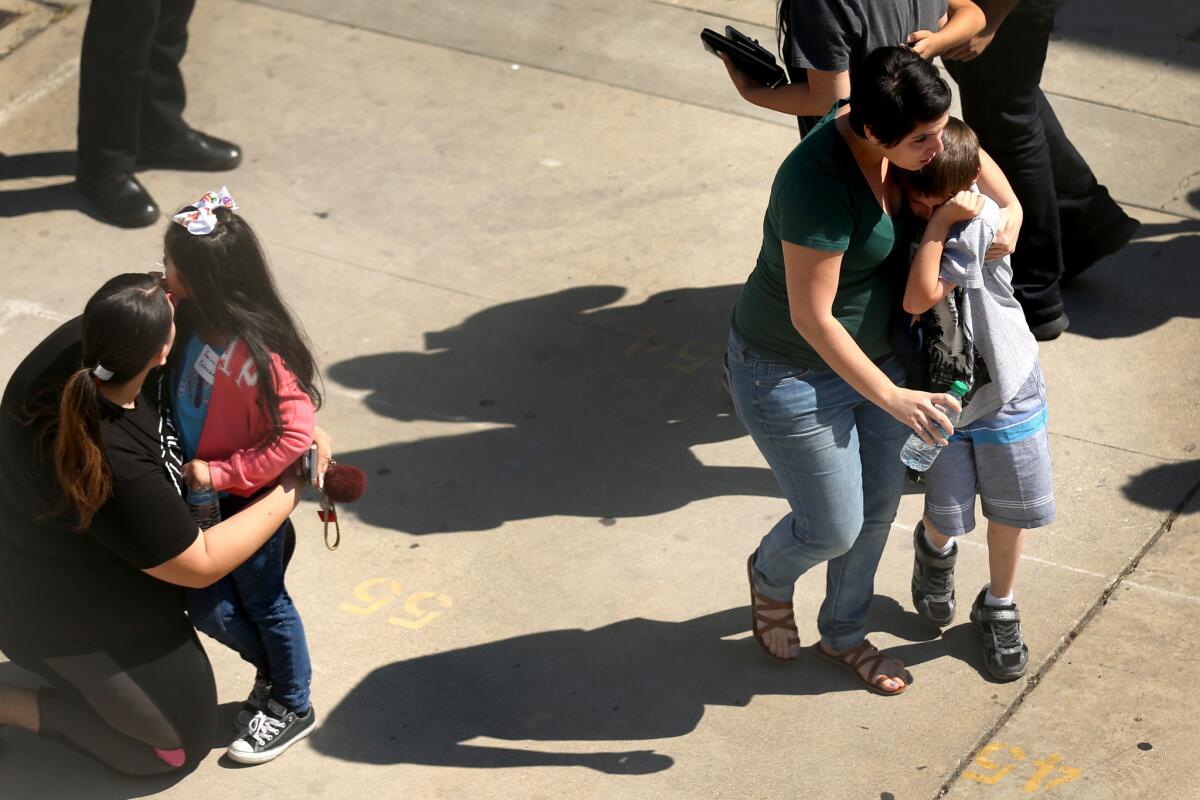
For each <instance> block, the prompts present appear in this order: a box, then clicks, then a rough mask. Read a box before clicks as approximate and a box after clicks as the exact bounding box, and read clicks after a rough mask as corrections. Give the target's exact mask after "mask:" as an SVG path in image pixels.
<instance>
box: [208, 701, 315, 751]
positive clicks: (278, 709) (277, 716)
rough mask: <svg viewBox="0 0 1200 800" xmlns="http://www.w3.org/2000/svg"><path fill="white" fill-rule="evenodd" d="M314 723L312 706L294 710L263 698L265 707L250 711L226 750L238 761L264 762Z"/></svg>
mask: <svg viewBox="0 0 1200 800" xmlns="http://www.w3.org/2000/svg"><path fill="white" fill-rule="evenodd" d="M316 724H317V712H315V711H313V709H312V706H309V707H308V711H306V712H305V713H304V714H297V713H296V712H294V711H288V710H287V709H286V708H284V707H283V706H281V705H280V704H279V703H276V702H275V701H274V700H267V705H266V707H265V708H264V709H263V710H262V711H260V712H258V713H257V714H255V715H254V717H253V718H252V719H251V720H250V723H249V724H248V725H247V726H246V729H245V730H244V731H242V735H241V736H239V737H238V738H237V739H234V740H233V744H231V745H229V750H227V751H226V752H227V753H228V754H229V757H230V758H232V759H233V760H234V761H236V762H238V763H239V764H265V763H266V762H268V761H270V760H272V759H274V758H277V757H278V756H279V755H281V754H282V753H283V751H284V750H287V749H288V748H289V747H291V746H292V745H294V744H295V743H296V742H298V741H300V740H301V739H303V738H304V737H305V736H308V735H309V734H310V733H312V732H313V728H315V727H316Z"/></svg>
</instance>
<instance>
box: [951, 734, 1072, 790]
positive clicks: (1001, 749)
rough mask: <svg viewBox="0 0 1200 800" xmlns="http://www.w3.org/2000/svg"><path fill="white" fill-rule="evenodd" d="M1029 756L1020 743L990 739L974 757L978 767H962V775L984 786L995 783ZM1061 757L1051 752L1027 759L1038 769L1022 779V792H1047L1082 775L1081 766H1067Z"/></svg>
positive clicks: (1059, 754)
mask: <svg viewBox="0 0 1200 800" xmlns="http://www.w3.org/2000/svg"><path fill="white" fill-rule="evenodd" d="M997 756H999V758H997ZM1005 756H1007V758H1006V757H1005ZM1028 760H1029V759H1028V757H1027V756H1026V754H1025V750H1024V749H1023V748H1022V747H1020V746H1019V745H1012V746H1009V745H1007V744H1005V743H1003V742H992V743H991V744H989V745H987V746H986V747H984V748H983V749H982V750H980V751H979V755H977V756H976V757H975V766H976V767H978V768H979V769H980V770H981V771H978V772H977V771H975V770H965V771H964V772H963V774H962V776H963V777H964V778H966V779H967V780H969V781H975V782H976V783H982V784H983V785H984V786H995V785H996V784H998V783H999V782H1000V781H1002V780H1004V778H1006V777H1008V775H1009V774H1011V773H1012V772H1013V770H1015V769H1016V768H1017V767H1018V766H1020V765H1022V764H1023V763H1025V762H1027V761H1028ZM1062 760H1063V756H1062V754H1061V753H1051V754H1050V755H1048V756H1046V757H1045V758H1039V759H1036V760H1034V761H1032V762H1029V763H1032V764H1033V766H1034V767H1036V768H1037V769H1036V771H1035V772H1034V773H1033V775H1032V776H1031V777H1030V778H1029V780H1028V781H1026V782H1025V785H1024V786H1023V787H1022V791H1023V792H1024V793H1025V794H1034V793H1035V792H1037V791H1039V790H1041V791H1043V792H1046V791H1049V790H1050V789H1053V788H1054V787H1055V786H1061V785H1062V784H1064V783H1070V782H1071V781H1073V780H1075V779H1077V778H1079V777H1080V776H1082V775H1083V770H1081V769H1078V768H1076V767H1069V766H1066V765H1065V764H1063V763H1062ZM1055 772H1057V773H1058V776H1057V777H1056V778H1054V780H1052V781H1050V782H1049V783H1045V781H1046V779H1047V778H1049V777H1050V776H1051V775H1054V774H1055Z"/></svg>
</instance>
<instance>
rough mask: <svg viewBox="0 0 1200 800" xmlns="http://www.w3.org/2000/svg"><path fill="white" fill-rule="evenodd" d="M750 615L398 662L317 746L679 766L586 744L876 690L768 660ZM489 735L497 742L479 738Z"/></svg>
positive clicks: (373, 752)
mask: <svg viewBox="0 0 1200 800" xmlns="http://www.w3.org/2000/svg"><path fill="white" fill-rule="evenodd" d="M876 606H877V608H876V609H875V610H877V611H878V610H880V609H879V606H882V607H883V610H884V613H882V614H874V613H873V616H872V626H871V627H872V628H880V627H883V628H884V629H887V626H889V625H890V624H891V623H892V622H894V621H895V619H896V610H897V609H899V604H897V603H896V602H895V601H894V600H889V599H887V598H880V597H878V596H877V597H876ZM749 614H750V611H749V609H748V608H746V607H742V608H731V609H728V610H725V611H719V612H715V613H712V614H708V615H705V616H702V617H698V618H696V619H691V620H687V621H684V622H665V621H660V620H650V619H640V618H639V619H628V620H622V621H620V622H616V623H613V624H611V625H606V626H604V627H602V628H597V629H595V630H579V629H574V630H553V631H545V632H541V633H535V634H529V635H525V636H518V637H515V638H511V639H504V640H501V641H496V642H487V643H484V644H480V645H477V646H474V647H466V648H462V649H458V650H450V651H446V652H440V653H434V654H431V655H427V656H422V657H419V658H414V659H410V660H407V661H400V662H396V663H394V664H389V665H387V666H384V667H380V668H378V669H376V670H374V671H373V672H371V673H370V674H369V675H367V676H366V677H365V678H364V679H363V680H362V681H361V682H360V683H359V684H358V685H357V686H356V687H354V689H353V690H351V691H350V693H349V694H348V695H346V697H345V698H343V700H342V701H341V702H340V703H339V704H338V705H337V706H336V707H334V708H333V710H332V711H331V712H330V713H329V715H328V716H327V717H326V718H325V721H324V723H323V724H322V725H321V726H320V727H319V728H318V729H317V730H316V732H315V733H314V734H313V735H312V743H313V747H315V748H316V749H317V751H318V752H320V753H322V754H324V755H328V756H332V757H334V758H338V759H343V760H346V761H355V762H364V763H368V764H401V763H407V764H424V765H431V766H446V767H473V768H489V769H490V768H501V767H529V766H573V767H586V768H589V769H594V770H597V771H599V772H605V773H610V774H632V775H638V774H648V773H653V772H660V771H662V770H665V769H669V768H670V767H671V766H672V765H673V763H674V760H673V759H672V758H671V757H670V756H669V755H665V754H663V753H658V752H655V751H654V750H651V749H620V750H614V749H608V748H604V749H599V750H597V749H593V748H589V747H587V746H582V745H580V744H579V743H581V742H583V743H586V742H597V743H599V742H623V743H628V742H637V741H643V740H655V739H669V738H676V737H681V736H685V735H687V734H689V733H691V732H692V731H693V730H694V729H695V728H696V726H697V725H698V724H699V722H700V720H701V718H702V717H703V716H704V709H705V706H708V705H722V706H745V705H747V704H749V703H750V702H751V700H753V699H754V697H755V696H756V695H793V696H805V695H820V694H827V693H829V692H843V691H851V692H854V691H864V690H863V688H862V686H861V684H859V683H858V681H857V680H856V679H855V678H854V677H853V676H852V675H851V674H850V673H849V672H847V671H844V670H841V669H838V668H837V667H836V666H833V665H831V664H829V663H828V662H827V661H825V660H823V659H821V658H819V657H818V656H817V655H816V654H815V653H814V652H813V649H812V647H806V648H804V649H803V651H802V653H801V655H800V657H799V658H797V659H796V660H795V662H787V663H785V662H778V661H774V660H773V659H770V658H768V657H767V656H765V655H764V654H763V653H762V652H761V650H760V649H759V648H758V645H757V644H756V643H755V642H754V641H753V640H752V639H751V638H749V637H743V638H731V637H736V636H738V635H739V634H744V633H746V632H747V630H748V623H749ZM900 614H901V615H903V611H902V610H901V611H900ZM912 616H914V617H915V616H916V615H915V614H913V615H912ZM879 623H883V625H880V624H879ZM904 624H905V625H909V622H908V621H904ZM933 633H935V634H936V631H934V632H933ZM970 644H971V649H970V655H968V648H967V646H966V644H965V643H961V642H957V641H956V640H955V639H953V638H950V639H947V638H946V637H943V638H942V639H938V640H932V641H927V642H921V643H919V644H917V645H912V646H907V647H912V648H915V649H912V650H910V651H909V652H910V653H911V654H912V655H913V656H915V657H917V658H918V659H920V660H924V661H928V660H932V659H933V658H936V657H938V656H941V655H951V656H953V657H957V658H969V657H972V656H973V655H974V648H975V647H976V646H977V645H976V643H975V642H974V640H972V641H971V642H970ZM903 649H904V648H903V647H902V648H893V651H895V652H899V651H900V650H903ZM917 680H919V677H918V678H917ZM850 722H852V720H846V724H850ZM481 737H482V738H483V739H486V740H492V741H478V742H477V741H475V740H477V739H480V738H481ZM510 742H512V743H514V744H509V743H510ZM518 742H519V743H520V744H515V743H518ZM562 742H570V743H571V745H570V749H569V751H568V750H564V749H562V748H559V749H554V747H553V745H554V744H555V743H562Z"/></svg>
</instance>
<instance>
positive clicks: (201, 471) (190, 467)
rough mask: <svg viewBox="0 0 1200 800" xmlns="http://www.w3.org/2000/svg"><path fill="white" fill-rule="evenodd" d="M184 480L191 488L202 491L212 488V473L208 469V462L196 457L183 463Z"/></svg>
mask: <svg viewBox="0 0 1200 800" xmlns="http://www.w3.org/2000/svg"><path fill="white" fill-rule="evenodd" d="M183 482H184V483H186V484H187V486H188V488H189V489H192V490H194V491H200V490H201V489H211V488H213V485H212V474H211V473H210V472H209V470H208V462H207V461H201V460H200V459H195V460H193V461H189V462H188V463H186V464H184V465H183Z"/></svg>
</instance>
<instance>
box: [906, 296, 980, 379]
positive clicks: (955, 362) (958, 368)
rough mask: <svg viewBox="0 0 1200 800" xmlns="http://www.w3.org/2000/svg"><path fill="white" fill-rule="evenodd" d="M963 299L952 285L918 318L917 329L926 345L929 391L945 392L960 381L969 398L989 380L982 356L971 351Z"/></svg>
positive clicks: (972, 343)
mask: <svg viewBox="0 0 1200 800" xmlns="http://www.w3.org/2000/svg"><path fill="white" fill-rule="evenodd" d="M965 300H966V290H965V289H964V288H963V287H961V286H955V287H954V288H953V289H951V290H950V291H949V292H947V293H946V296H945V297H943V298H942V299H941V300H939V301H938V303H937V305H935V306H934V307H933V308H931V309H929V310H928V311H926V312H925V313H924V314H922V315H921V328H922V330H923V331H924V334H925V337H924V338H925V341H926V342H928V345H927V346H928V357H929V389H930V391H933V392H948V391H950V386H951V385H952V384H953V383H954V382H955V381H963V382H965V383H966V384H967V385H968V386H970V387H971V391H970V392H968V393H967V399H970V397H971V396H972V395H973V394H975V391H976V390H977V389H978V388H979V387H980V386H984V385H986V384H988V383H991V380H992V379H991V376H990V375H988V368H987V364H986V363H984V360H983V356H981V355H980V354H979V351H978V350H976V349H975V339H974V336H973V335H972V333H971V326H970V325H969V324H967V320H966V319H965V318H964V316H963V314H962V311H963V309H964V307H965V303H964V301H965Z"/></svg>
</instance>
